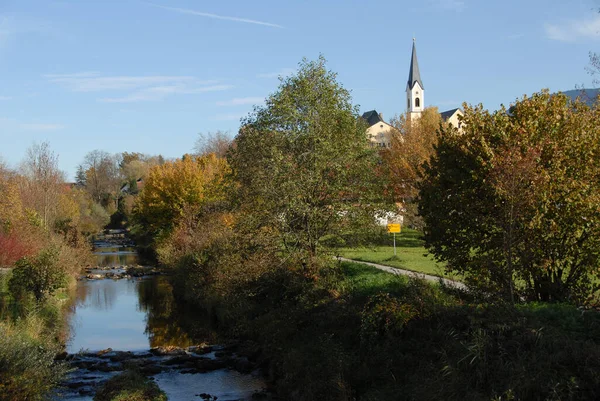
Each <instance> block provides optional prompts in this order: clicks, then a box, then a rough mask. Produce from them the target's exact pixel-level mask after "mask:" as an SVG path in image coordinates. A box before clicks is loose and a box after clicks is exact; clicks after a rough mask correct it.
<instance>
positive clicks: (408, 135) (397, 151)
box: [381, 107, 442, 229]
mask: <svg viewBox="0 0 600 401" xmlns="http://www.w3.org/2000/svg"><path fill="white" fill-rule="evenodd" d="M440 124H442V118H441V116H440V114H439V112H438V109H437V107H428V108H426V109H425V110H423V113H422V114H421V117H420V118H418V119H414V120H412V121H411V120H410V119H409V118H408V117H407V115H405V114H404V115H401V116H397V117H394V118H392V120H391V121H390V125H392V126H393V127H394V128H395V130H394V133H393V135H392V145H391V147H390V148H389V149H385V150H383V151H382V152H381V155H382V158H383V160H384V164H383V165H382V166H381V168H382V170H383V171H384V172H385V173H386V174H387V175H389V178H390V180H389V183H390V191H391V193H393V195H394V199H395V200H396V202H399V203H402V205H403V208H404V218H405V223H407V224H410V225H412V226H416V227H418V228H421V229H422V222H421V219H420V218H419V217H418V216H417V210H416V204H415V202H414V200H415V198H416V197H417V194H418V183H419V181H420V177H421V173H422V171H423V164H424V163H425V162H426V161H428V160H429V158H430V157H431V156H432V155H433V153H434V146H435V144H436V142H437V132H438V130H439V129H440Z"/></svg>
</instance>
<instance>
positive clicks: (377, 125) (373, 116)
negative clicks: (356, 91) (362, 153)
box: [362, 110, 395, 148]
mask: <svg viewBox="0 0 600 401" xmlns="http://www.w3.org/2000/svg"><path fill="white" fill-rule="evenodd" d="M362 118H363V119H364V120H365V121H366V122H367V124H368V125H369V128H367V138H368V139H369V141H370V142H371V146H372V147H374V148H375V147H376V148H389V147H391V146H392V136H393V132H394V131H395V128H394V127H392V126H391V125H389V124H388V123H386V122H385V121H383V115H381V113H377V110H371V111H367V112H366V113H364V114H363V115H362Z"/></svg>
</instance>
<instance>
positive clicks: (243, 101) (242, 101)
mask: <svg viewBox="0 0 600 401" xmlns="http://www.w3.org/2000/svg"><path fill="white" fill-rule="evenodd" d="M264 100H265V99H264V98H262V97H236V98H234V99H231V100H226V101H221V102H217V106H245V105H254V104H257V103H262V102H264Z"/></svg>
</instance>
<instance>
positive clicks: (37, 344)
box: [0, 315, 68, 401]
mask: <svg viewBox="0 0 600 401" xmlns="http://www.w3.org/2000/svg"><path fill="white" fill-rule="evenodd" d="M54 344H55V342H54V341H53V339H52V338H50V336H49V335H48V334H47V333H45V327H44V323H43V321H42V319H40V318H38V317H36V316H34V315H29V316H27V317H26V318H23V319H21V320H20V321H19V323H18V324H10V323H0V401H22V400H28V401H38V400H46V399H47V397H46V396H47V395H48V393H49V392H50V391H51V390H52V389H53V388H54V387H55V386H57V385H58V384H59V383H60V382H61V381H62V379H63V378H64V375H65V374H66V373H67V371H68V370H67V369H68V367H67V365H66V364H65V363H62V362H55V361H54V356H55V355H56V354H57V353H58V352H59V351H60V350H59V347H58V345H54Z"/></svg>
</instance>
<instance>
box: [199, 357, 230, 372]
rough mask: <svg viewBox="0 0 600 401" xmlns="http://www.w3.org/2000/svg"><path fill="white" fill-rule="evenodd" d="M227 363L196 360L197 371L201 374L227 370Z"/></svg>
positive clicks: (204, 359) (214, 360)
mask: <svg viewBox="0 0 600 401" xmlns="http://www.w3.org/2000/svg"><path fill="white" fill-rule="evenodd" d="M226 367H227V363H226V362H225V361H219V360H216V359H206V358H200V359H197V360H196V369H197V370H198V372H200V373H206V372H211V371H213V370H219V369H225V368H226Z"/></svg>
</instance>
